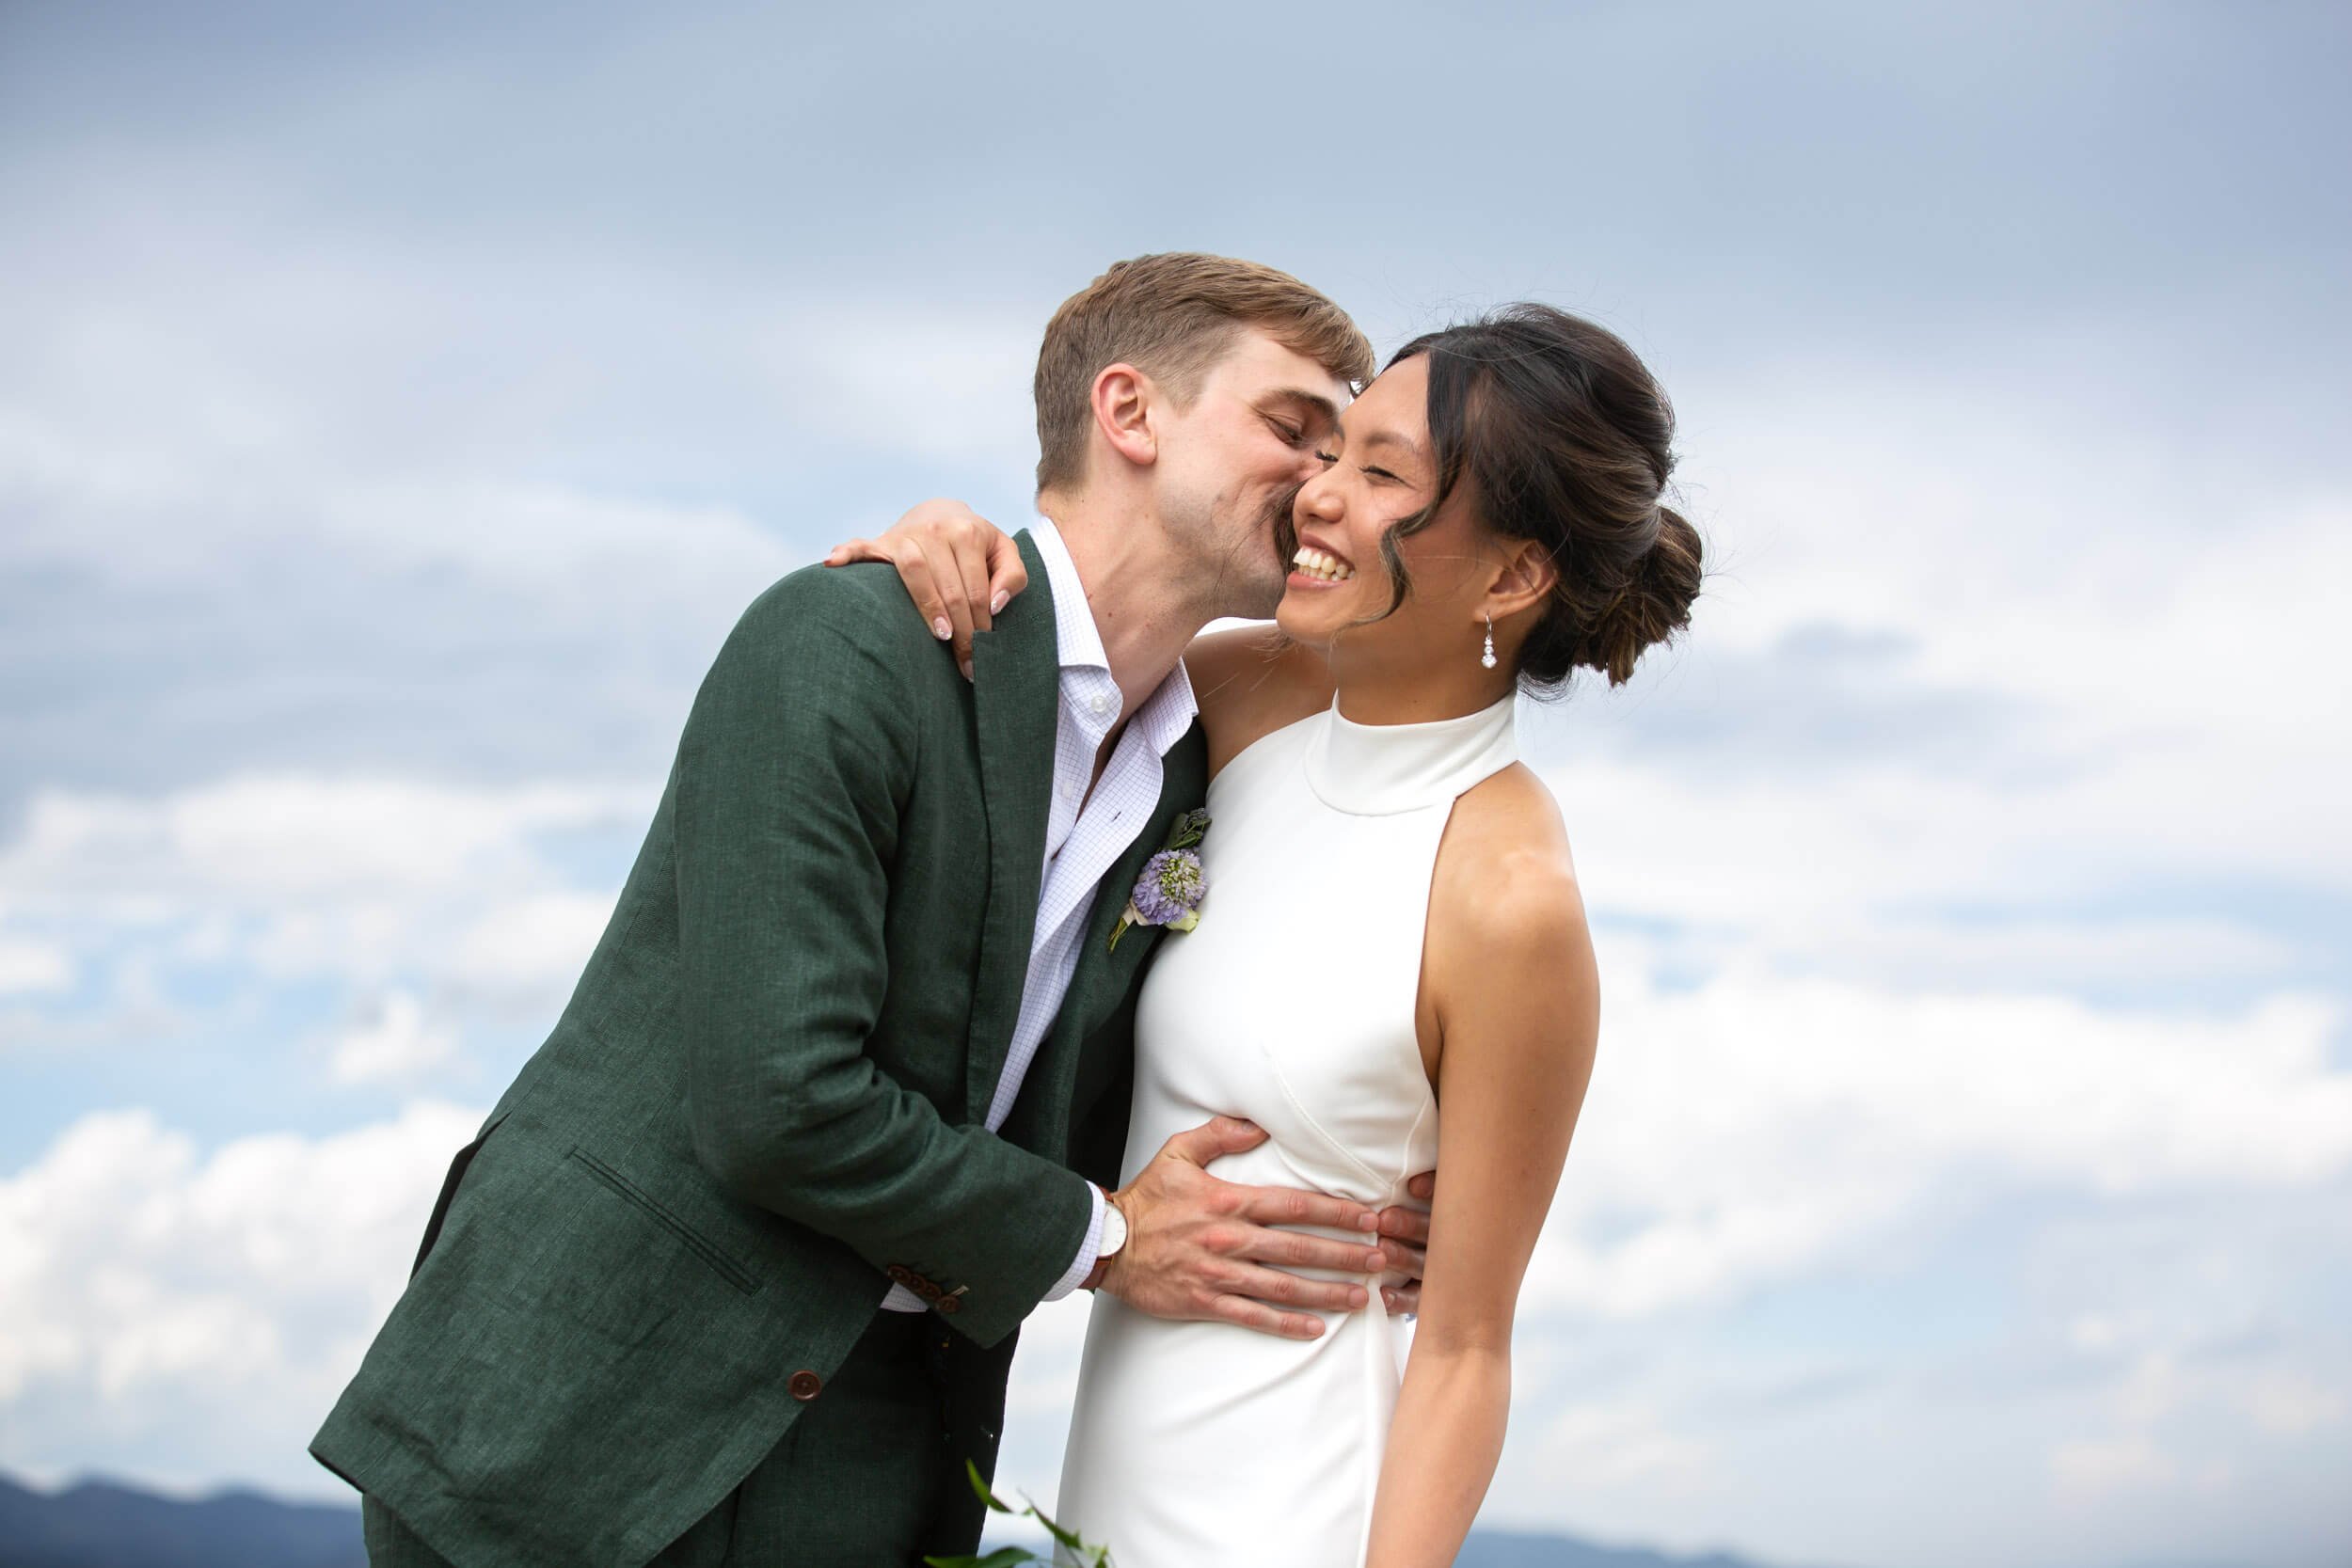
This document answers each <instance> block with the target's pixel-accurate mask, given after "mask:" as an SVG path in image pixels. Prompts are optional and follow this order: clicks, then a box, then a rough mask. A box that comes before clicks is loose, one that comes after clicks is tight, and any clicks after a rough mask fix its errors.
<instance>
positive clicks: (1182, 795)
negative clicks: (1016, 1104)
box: [1008, 723, 1216, 1148]
mask: <svg viewBox="0 0 2352 1568" xmlns="http://www.w3.org/2000/svg"><path fill="white" fill-rule="evenodd" d="M1207 787H1208V747H1207V743H1206V741H1205V740H1204V739H1203V738H1202V736H1201V733H1200V725H1199V724H1197V723H1196V724H1195V725H1194V726H1193V727H1192V729H1191V730H1190V731H1189V732H1188V733H1186V734H1185V736H1184V738H1183V739H1181V740H1179V741H1177V743H1176V744H1175V745H1174V746H1172V747H1170V748H1169V749H1168V756H1167V758H1166V760H1165V761H1164V763H1163V764H1162V773H1161V778H1160V800H1159V804H1158V805H1157V807H1155V808H1154V809H1153V811H1152V816H1151V817H1150V818H1149V819H1148V820H1147V821H1146V822H1145V823H1144V825H1143V831H1142V832H1140V833H1137V834H1136V841H1135V843H1133V844H1131V845H1129V846H1128V847H1127V850H1126V852H1125V853H1124V854H1122V855H1120V857H1119V859H1118V861H1116V862H1115V863H1113V864H1112V866H1111V868H1110V869H1109V870H1108V871H1106V872H1104V874H1103V879H1102V880H1101V881H1100V882H1098V883H1096V884H1095V892H1094V907H1093V908H1092V909H1091V910H1090V911H1088V914H1087V929H1086V935H1085V937H1084V938H1083V939H1082V941H1083V943H1084V945H1082V946H1081V947H1080V948H1079V950H1078V967H1077V972H1076V973H1075V974H1073V975H1071V977H1070V991H1069V994H1068V995H1067V996H1066V997H1064V998H1063V1000H1062V1005H1061V1013H1060V1015H1059V1016H1058V1017H1057V1018H1056V1019H1055V1021H1054V1028H1053V1032H1052V1033H1051V1034H1050V1035H1049V1036H1048V1037H1047V1039H1046V1042H1045V1048H1044V1049H1042V1050H1041V1051H1040V1052H1039V1053H1038V1054H1039V1060H1038V1061H1037V1062H1036V1063H1035V1064H1034V1065H1033V1066H1032V1067H1031V1068H1030V1069H1029V1080H1030V1082H1029V1083H1025V1084H1024V1085H1023V1088H1024V1089H1027V1088H1028V1087H1030V1085H1031V1084H1034V1085H1036V1088H1037V1091H1038V1103H1037V1112H1036V1120H1035V1122H1034V1123H1033V1124H1032V1125H1033V1126H1034V1128H1035V1129H1036V1135H1037V1136H1038V1137H1039V1138H1040V1139H1041V1142H1040V1143H1039V1144H1038V1145H1037V1146H1036V1147H1040V1148H1059V1147H1060V1145H1061V1141H1062V1138H1063V1134H1064V1132H1065V1131H1066V1129H1067V1126H1068V1122H1069V1117H1070V1107H1071V1104H1072V1095H1073V1090H1074V1089H1075V1087H1076V1085H1077V1080H1078V1062H1077V1057H1078V1054H1079V1053H1080V1051H1081V1050H1082V1049H1083V1048H1084V1046H1085V1044H1086V1040H1087V1037H1088V1036H1089V1035H1091V1034H1092V1033H1093V1032H1094V1031H1095V1029H1096V1028H1097V1027H1099V1026H1100V1025H1101V1024H1102V1023H1103V1022H1104V1020H1105V1019H1106V1018H1108V1017H1109V1016H1110V1015H1111V1013H1113V1012H1114V1011H1116V1010H1117V1009H1118V1006H1119V1004H1120V999H1121V998H1123V997H1124V996H1125V995H1126V994H1127V988H1128V987H1129V986H1131V985H1133V984H1134V983H1135V980H1136V976H1137V975H1138V974H1141V973H1142V969H1143V960H1144V959H1145V958H1147V957H1149V956H1150V954H1151V951H1152V946H1153V944H1154V943H1156V942H1160V941H1161V940H1163V936H1164V933H1163V931H1162V929H1161V927H1156V926H1134V927H1129V928H1128V930H1127V933H1126V935H1124V936H1122V937H1120V939H1119V946H1118V949H1117V950H1116V951H1113V950H1112V949H1111V945H1110V941H1111V932H1112V930H1113V929H1114V928H1116V927H1117V926H1118V924H1119V917H1120V915H1121V914H1122V913H1124V912H1125V911H1126V908H1127V898H1128V895H1129V894H1131V893H1132V892H1134V890H1135V885H1136V878H1137V877H1138V876H1140V875H1142V872H1143V863H1144V862H1146V861H1148V860H1150V859H1151V858H1152V856H1153V855H1156V854H1158V853H1159V852H1160V850H1161V849H1162V848H1163V847H1166V845H1167V843H1168V828H1169V827H1170V825H1172V824H1173V823H1174V821H1175V819H1176V817H1177V815H1178V814H1179V813H1182V812H1186V811H1190V810H1191V809H1192V808H1194V807H1195V806H1198V805H1199V804H1200V800H1201V797H1202V795H1203V794H1205V793H1206V790H1207ZM1210 832H1216V827H1215V825H1214V824H1212V825H1211V827H1210ZM1177 940H1180V941H1181V940H1182V939H1181V938H1179V939H1177ZM1115 1065H1116V1064H1113V1066H1114V1067H1115ZM1040 1080H1041V1081H1040ZM1024 1098H1027V1097H1026V1095H1025V1096H1024ZM1008 1130H1009V1129H1008Z"/></svg>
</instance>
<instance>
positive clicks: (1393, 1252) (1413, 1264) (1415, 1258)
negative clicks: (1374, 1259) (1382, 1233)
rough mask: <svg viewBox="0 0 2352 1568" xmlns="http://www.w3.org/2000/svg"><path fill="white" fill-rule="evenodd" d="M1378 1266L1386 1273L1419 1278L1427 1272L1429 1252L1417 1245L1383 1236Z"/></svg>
mask: <svg viewBox="0 0 2352 1568" xmlns="http://www.w3.org/2000/svg"><path fill="white" fill-rule="evenodd" d="M1380 1259H1381V1262H1380V1268H1381V1271H1382V1272H1383V1273H1387V1274H1404V1275H1411V1276H1412V1277H1413V1278H1415V1279H1419V1278H1420V1277H1421V1276H1422V1275H1425V1274H1427V1273H1428V1272H1429V1254H1428V1253H1427V1252H1426V1251H1424V1250H1423V1249H1422V1248H1420V1247H1417V1246H1409V1245H1407V1244H1406V1243H1403V1242H1397V1241H1391V1240H1388V1239H1387V1238H1383V1239H1382V1240H1381V1243H1380Z"/></svg>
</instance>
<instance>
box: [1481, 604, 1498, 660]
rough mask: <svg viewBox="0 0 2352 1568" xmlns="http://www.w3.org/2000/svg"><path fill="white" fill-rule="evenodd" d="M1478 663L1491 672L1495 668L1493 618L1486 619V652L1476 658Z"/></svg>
mask: <svg viewBox="0 0 2352 1568" xmlns="http://www.w3.org/2000/svg"><path fill="white" fill-rule="evenodd" d="M1478 662H1479V663H1480V664H1482V665H1484V666H1485V667H1486V668H1487V669H1489V670H1491V669H1493V668H1494V667H1495V618H1494V617H1493V616H1491V615H1489V616H1487V617H1486V652H1485V653H1483V654H1480V655H1479V656H1478Z"/></svg>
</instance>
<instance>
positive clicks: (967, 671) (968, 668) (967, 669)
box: [956, 658, 972, 680]
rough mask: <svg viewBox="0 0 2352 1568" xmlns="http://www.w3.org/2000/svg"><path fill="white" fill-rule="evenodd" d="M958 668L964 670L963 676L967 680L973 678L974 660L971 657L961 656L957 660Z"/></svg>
mask: <svg viewBox="0 0 2352 1568" xmlns="http://www.w3.org/2000/svg"><path fill="white" fill-rule="evenodd" d="M956 668H957V669H959V670H961V671H962V672H963V678H964V679H965V680H970V679H971V678H972V661H971V660H970V659H968V658H960V659H958V660H956Z"/></svg>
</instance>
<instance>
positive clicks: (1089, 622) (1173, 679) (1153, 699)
mask: <svg viewBox="0 0 2352 1568" xmlns="http://www.w3.org/2000/svg"><path fill="white" fill-rule="evenodd" d="M1029 542H1030V543H1031V544H1033V545H1035V546H1037V557H1038V561H1039V562H1040V563H1041V565H1043V566H1044V568H1045V583H1046V586H1047V587H1048V588H1050V589H1051V590H1052V591H1053V594H1054V646H1055V649H1056V652H1057V654H1058V656H1059V657H1060V660H1061V669H1062V678H1063V684H1064V685H1065V686H1067V685H1068V683H1069V678H1070V675H1071V673H1072V672H1073V671H1081V670H1083V671H1100V672H1101V673H1102V679H1103V680H1104V683H1106V684H1107V683H1109V681H1110V673H1111V660H1110V656H1109V655H1108V654H1106V653H1104V651H1103V630H1102V628H1101V627H1100V626H1096V625H1095V624H1094V609H1093V607H1092V606H1091V605H1089V603H1088V602H1087V589H1086V583H1085V582H1084V581H1082V580H1081V579H1080V578H1079V576H1078V563H1077V562H1074V561H1073V560H1071V559H1070V546H1068V545H1066V544H1064V543H1063V542H1062V536H1061V530H1060V529H1058V528H1056V527H1055V526H1054V519H1052V518H1051V517H1047V516H1044V515H1040V516H1039V517H1038V519H1037V521H1036V522H1035V523H1033V524H1032V525H1030V528H1029ZM1113 689H1114V690H1116V687H1114V688H1113ZM1199 714H1200V704H1199V703H1198V702H1197V701H1196V700H1195V699H1194V696H1193V690H1192V677H1191V675H1190V674H1188V673H1186V672H1185V670H1184V660H1182V659H1178V660H1177V661H1176V668H1175V669H1173V670H1170V671H1169V672H1168V675H1167V677H1166V678H1165V679H1163V680H1162V681H1161V682H1160V684H1159V685H1157V686H1155V687H1153V688H1152V694H1151V695H1150V696H1149V697H1146V698H1145V699H1144V700H1143V704H1142V705H1141V706H1139V707H1137V708H1136V715H1135V724H1136V728H1137V729H1139V730H1140V731H1142V733H1143V737H1144V738H1145V739H1146V740H1148V741H1149V742H1151V745H1152V750H1153V751H1154V752H1158V753H1159V754H1160V755H1162V756H1166V755H1168V749H1169V748H1170V747H1172V746H1174V745H1175V744H1176V742H1178V741H1179V740H1182V739H1183V738H1184V732H1185V731H1186V730H1188V729H1190V728H1192V721H1193V720H1194V719H1195V718H1196V717H1198V716H1199Z"/></svg>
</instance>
